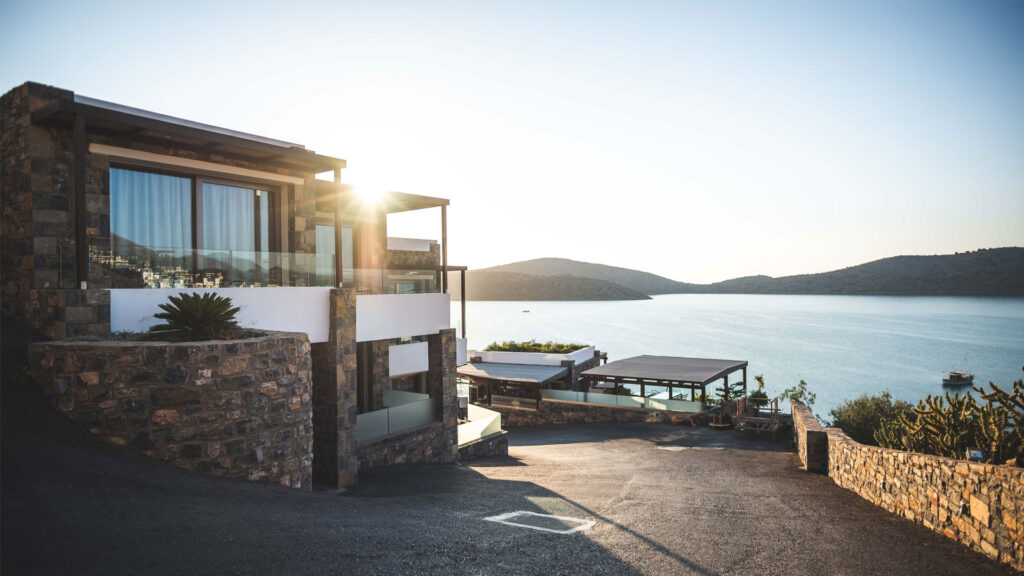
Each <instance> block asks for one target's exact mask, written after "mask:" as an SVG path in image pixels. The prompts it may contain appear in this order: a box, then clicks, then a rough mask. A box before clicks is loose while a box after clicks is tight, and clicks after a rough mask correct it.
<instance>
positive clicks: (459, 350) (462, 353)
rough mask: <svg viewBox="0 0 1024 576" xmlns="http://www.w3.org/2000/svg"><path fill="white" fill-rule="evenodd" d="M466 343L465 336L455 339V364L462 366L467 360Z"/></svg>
mask: <svg viewBox="0 0 1024 576" xmlns="http://www.w3.org/2000/svg"><path fill="white" fill-rule="evenodd" d="M467 348H468V345H467V343H466V339H465V338H456V339H455V365H456V366H462V365H463V364H465V363H467V362H469V354H468V353H467V352H468V350H467Z"/></svg>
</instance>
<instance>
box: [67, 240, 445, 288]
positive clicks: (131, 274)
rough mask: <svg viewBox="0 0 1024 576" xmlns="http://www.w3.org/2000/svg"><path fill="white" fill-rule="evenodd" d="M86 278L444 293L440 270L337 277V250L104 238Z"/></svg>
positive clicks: (104, 284)
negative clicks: (153, 244) (318, 251)
mask: <svg viewBox="0 0 1024 576" xmlns="http://www.w3.org/2000/svg"><path fill="white" fill-rule="evenodd" d="M62 248H63V246H62ZM70 248H71V249H73V247H70ZM68 260H69V261H68V263H67V264H66V265H65V263H64V258H61V270H60V271H59V272H60V277H62V278H63V277H65V276H66V277H68V278H69V281H70V278H71V277H73V276H74V274H73V272H72V270H73V268H72V262H71V259H70V258H69V259H68ZM65 268H66V270H65ZM88 277H89V285H90V286H91V287H95V288H185V289H187V288H245V287H279V286H324V287H333V286H341V287H352V288H355V289H356V290H357V291H358V292H359V293H361V294H424V293H436V292H440V291H441V271H440V270H436V269H380V268H375V269H345V270H342V274H341V275H340V278H339V277H338V274H337V273H336V259H335V256H334V254H316V253H290V252H263V251H252V250H210V249H192V248H173V247H151V246H139V245H136V244H130V243H121V242H111V240H110V239H106V238H103V239H100V238H94V239H93V240H91V241H90V243H89V276H88Z"/></svg>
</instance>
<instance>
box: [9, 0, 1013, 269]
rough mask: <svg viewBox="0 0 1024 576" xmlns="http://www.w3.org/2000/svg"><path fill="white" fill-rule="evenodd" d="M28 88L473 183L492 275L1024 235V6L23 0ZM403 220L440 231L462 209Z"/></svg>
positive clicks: (477, 249) (465, 254)
mask: <svg viewBox="0 0 1024 576" xmlns="http://www.w3.org/2000/svg"><path fill="white" fill-rule="evenodd" d="M27 80H32V81H36V82H42V83H46V84H52V85H56V86H60V87H62V88H67V89H70V90H73V91H75V92H76V93H77V94H82V95H85V96H89V97H93V98H99V99H103V100H110V101H113V102H117V103H120V104H125V105H129V106H135V107H138V108H144V109H147V110H152V111H155V112H160V113H163V114H168V115H172V116H178V117H181V118H186V119H189V120H194V121H198V122H204V123H208V124H214V125H217V126H223V127H226V128H231V129H235V130H241V131H244V132H250V133H254V134H259V135H262V136H268V137H272V138H278V139H282V140H287V141H291V142H298V143H301V144H303V145H305V146H306V147H307V148H310V149H313V150H316V151H317V152H319V153H322V154H327V155H331V156H336V157H340V158H344V159H346V160H347V161H348V168H346V169H345V170H344V171H343V173H342V179H343V180H344V181H346V182H348V183H350V184H352V185H353V186H355V187H357V188H360V189H365V190H397V191H402V192H410V193H414V194H424V195H429V196H440V197H444V198H448V199H450V200H451V206H450V207H449V210H448V239H449V250H448V254H449V262H450V263H451V264H459V265H468V266H470V267H471V268H480V267H485V266H491V265H498V264H504V263H508V262H513V261H518V260H526V259H530V258H539V257H563V258H572V259H574V260H582V261H588V262H598V263H602V264H610V265H615V266H624V267H628V268H635V269H640V270H645V271H649V272H654V273H656V274H661V275H663V276H667V277H669V278H673V279H676V280H681V281H687V282H714V281H718V280H724V279H728V278H734V277H738V276H746V275H753V274H767V275H770V276H785V275H790V274H800V273H812V272H824V271H828V270H833V269H837V268H842V267H846V266H852V265H856V264H860V263H863V262H867V261H871V260H875V259H878V258H884V257H888V256H894V255H898V254H944V253H952V252H957V251H961V252H962V251H967V250H976V249H979V248H991V247H1000V246H1024V2H992V3H989V2H965V3H959V2H909V1H903V2H855V3H854V2H849V3H846V2H767V1H761V2H681V1H672V2H643V1H640V2H633V1H631V2H530V1H525V2H480V1H477V2H430V3H428V2H408V3H405V2H384V1H381V2H299V1H293V2H260V1H250V2H241V1H239V2H217V1H205V2H189V1H182V2H165V1H161V2H112V1H99V0H98V1H90V2H85V1H77V2H56V1H46V0H42V1H31V2H27V1H21V0H0V91H4V92H5V91H7V90H8V89H10V88H13V87H14V86H16V85H18V84H21V83H22V82H24V81H27ZM388 225H389V234H390V235H393V236H406V237H420V238H439V236H440V214H439V211H438V210H437V209H433V210H429V211H423V212H414V213H408V214H403V215H396V216H392V217H390V218H389V222H388Z"/></svg>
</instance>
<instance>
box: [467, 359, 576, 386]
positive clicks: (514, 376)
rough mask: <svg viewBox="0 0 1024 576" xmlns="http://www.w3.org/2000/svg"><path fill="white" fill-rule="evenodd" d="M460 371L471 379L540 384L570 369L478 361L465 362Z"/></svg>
mask: <svg viewBox="0 0 1024 576" xmlns="http://www.w3.org/2000/svg"><path fill="white" fill-rule="evenodd" d="M458 371H459V376H461V377H463V378H468V379H470V380H482V381H486V382H495V383H505V384H519V385H538V386H539V385H541V384H548V383H551V382H556V381H558V380H560V379H562V378H564V377H565V375H566V374H568V372H569V369H568V368H565V367H563V366H541V365H537V364H495V363H491V362H478V363H475V364H474V363H470V364H463V365H462V366H459V369H458Z"/></svg>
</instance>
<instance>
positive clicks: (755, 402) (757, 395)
mask: <svg viewBox="0 0 1024 576" xmlns="http://www.w3.org/2000/svg"><path fill="white" fill-rule="evenodd" d="M754 382H757V389H756V390H754V391H753V392H751V393H749V394H747V398H749V399H750V405H751V406H753V407H754V408H764V407H765V406H767V405H768V393H767V392H765V391H764V374H758V375H757V376H754ZM741 384H742V383H741Z"/></svg>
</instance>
